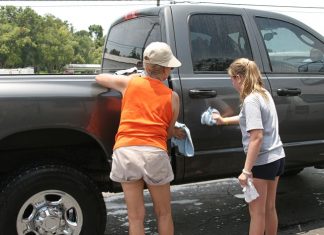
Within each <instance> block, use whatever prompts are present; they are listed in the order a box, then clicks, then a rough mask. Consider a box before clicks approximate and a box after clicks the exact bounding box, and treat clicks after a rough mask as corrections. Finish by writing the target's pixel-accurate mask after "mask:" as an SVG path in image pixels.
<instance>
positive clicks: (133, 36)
mask: <svg viewBox="0 0 324 235" xmlns="http://www.w3.org/2000/svg"><path fill="white" fill-rule="evenodd" d="M161 40H162V38H161V29H160V24H159V23H158V18H157V17H141V18H136V19H132V20H128V21H124V22H122V23H119V24H117V25H115V26H114V27H113V28H112V29H111V30H110V32H109V36H108V40H107V43H106V47H105V53H104V59H103V63H104V66H103V67H104V68H106V69H105V71H106V72H107V71H108V72H113V71H116V70H120V69H128V68H130V67H134V66H136V67H137V68H138V69H142V68H143V65H142V60H143V58H142V57H143V51H144V48H145V47H146V46H147V45H148V44H150V43H151V42H153V41H161Z"/></svg>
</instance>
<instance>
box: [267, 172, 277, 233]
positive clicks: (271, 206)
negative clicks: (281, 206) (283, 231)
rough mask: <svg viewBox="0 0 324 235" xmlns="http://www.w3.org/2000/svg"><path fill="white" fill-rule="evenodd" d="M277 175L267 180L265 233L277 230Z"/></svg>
mask: <svg viewBox="0 0 324 235" xmlns="http://www.w3.org/2000/svg"><path fill="white" fill-rule="evenodd" d="M278 181H279V176H277V177H276V178H275V180H274V181H272V180H271V181H268V196H267V202H266V226H265V234H266V235H276V234H277V230H278V216H277V210H276V195H277V186H278Z"/></svg>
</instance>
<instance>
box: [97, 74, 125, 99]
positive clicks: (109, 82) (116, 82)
mask: <svg viewBox="0 0 324 235" xmlns="http://www.w3.org/2000/svg"><path fill="white" fill-rule="evenodd" d="M130 79H131V77H130V76H124V75H114V74H108V73H103V74H99V75H97V76H96V82H97V83H98V84H100V85H101V86H104V87H107V88H112V89H115V90H117V91H119V92H121V93H122V94H124V91H125V89H126V87H127V84H128V82H129V80H130Z"/></svg>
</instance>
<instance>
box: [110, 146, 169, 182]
mask: <svg viewBox="0 0 324 235" xmlns="http://www.w3.org/2000/svg"><path fill="white" fill-rule="evenodd" d="M112 159H113V162H112V168H111V172H110V178H111V179H112V180H113V181H116V182H120V183H122V182H130V181H136V180H140V179H143V180H144V181H145V182H146V183H147V184H149V185H163V184H166V183H169V182H171V181H172V180H173V178H174V175H173V171H172V167H171V164H170V158H169V156H168V154H167V152H165V151H164V150H162V149H160V148H156V147H151V146H128V147H120V148H117V149H115V150H114V153H113V156H112Z"/></svg>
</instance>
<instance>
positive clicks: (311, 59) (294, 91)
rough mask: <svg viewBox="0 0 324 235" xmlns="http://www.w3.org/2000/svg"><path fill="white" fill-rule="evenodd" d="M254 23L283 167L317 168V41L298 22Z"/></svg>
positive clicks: (320, 71)
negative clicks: (273, 106)
mask: <svg viewBox="0 0 324 235" xmlns="http://www.w3.org/2000/svg"><path fill="white" fill-rule="evenodd" d="M255 20H256V25H257V31H258V32H257V35H258V36H259V40H260V45H264V48H263V49H264V54H265V55H266V57H265V58H264V60H265V61H266V63H265V70H266V71H267V73H266V75H267V77H268V79H269V82H270V84H271V87H272V95H273V97H274V100H275V103H276V107H277V110H278V116H279V122H280V123H279V128H280V135H281V139H282V141H283V142H284V146H285V151H286V155H287V157H288V158H287V160H288V161H287V164H290V165H293V166H294V167H298V166H305V165H310V164H312V162H316V161H322V162H323V160H324V159H323V157H320V154H321V153H323V150H324V149H323V148H324V146H323V140H324V57H323V55H324V43H323V39H321V40H320V38H321V37H320V36H317V37H316V36H314V35H316V34H314V35H313V34H311V33H309V32H308V31H306V30H305V29H307V27H306V26H304V25H301V26H298V22H293V21H292V22H289V21H287V20H284V19H276V18H273V17H272V18H271V16H270V17H266V18H265V17H255ZM302 26H304V27H302ZM309 31H310V32H313V31H311V30H310V29H309ZM306 156H307V157H306ZM320 158H322V160H321V159H320Z"/></svg>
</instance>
